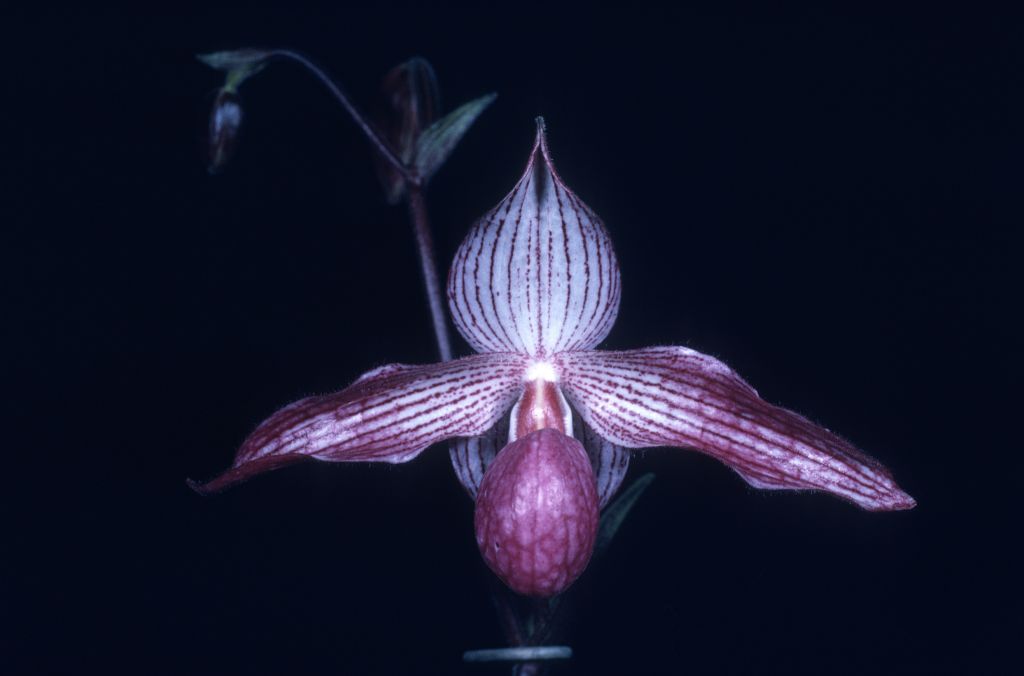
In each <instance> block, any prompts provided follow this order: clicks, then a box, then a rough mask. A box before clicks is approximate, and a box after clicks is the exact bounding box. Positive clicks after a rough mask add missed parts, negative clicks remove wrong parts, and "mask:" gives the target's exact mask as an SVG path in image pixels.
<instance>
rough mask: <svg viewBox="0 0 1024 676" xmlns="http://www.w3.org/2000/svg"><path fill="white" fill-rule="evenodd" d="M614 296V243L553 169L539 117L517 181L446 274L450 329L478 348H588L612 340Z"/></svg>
mask: <svg viewBox="0 0 1024 676" xmlns="http://www.w3.org/2000/svg"><path fill="white" fill-rule="evenodd" d="M619 295H620V284H619V265H618V262H617V260H616V258H615V252H614V250H613V249H612V243H611V239H610V238H609V237H608V233H607V231H606V230H605V228H604V225H602V224H601V220H600V219H599V218H598V217H597V216H596V215H595V214H594V212H593V211H591V210H590V208H589V207H588V206H587V205H585V204H584V203H583V202H582V201H581V200H580V198H578V197H577V196H576V195H575V194H574V193H573V192H572V191H571V190H569V189H568V188H567V187H566V186H565V184H564V183H563V182H562V180H561V178H560V177H559V176H558V174H557V173H556V172H555V168H554V165H552V163H551V157H550V155H549V153H548V147H547V141H546V140H545V137H544V128H543V123H542V122H540V121H538V128H537V139H536V141H535V143H534V147H533V151H532V152H531V153H530V160H529V162H528V163H527V165H526V171H525V173H524V174H523V176H522V178H520V179H519V182H518V183H517V184H516V186H515V188H513V189H512V192H510V193H509V194H508V196H507V197H505V199H504V200H502V201H501V203H500V204H498V206H497V207H495V208H494V209H492V210H491V211H490V212H489V213H488V214H486V215H485V216H484V217H483V218H481V219H480V220H479V221H478V222H477V223H476V224H475V225H474V226H473V228H472V229H471V230H470V232H469V235H467V237H466V239H465V240H464V241H463V242H462V245H461V246H460V247H459V250H458V252H457V253H456V255H455V260H454V262H453V263H452V268H451V271H450V273H449V275H448V304H449V307H450V308H451V311H452V317H453V318H454V320H455V325H456V326H457V327H458V329H459V332H460V333H462V335H463V337H465V339H466V340H467V341H468V342H469V343H470V345H472V346H473V348H474V349H475V350H476V351H478V352H518V353H522V354H529V355H531V356H535V357H536V356H546V355H550V354H554V353H556V352H561V351H566V350H585V349H589V348H591V347H593V346H595V345H597V344H598V343H599V342H601V340H602V339H604V337H605V336H606V335H608V331H610V330H611V327H612V324H613V323H614V322H615V317H616V315H617V314H618V309H619Z"/></svg>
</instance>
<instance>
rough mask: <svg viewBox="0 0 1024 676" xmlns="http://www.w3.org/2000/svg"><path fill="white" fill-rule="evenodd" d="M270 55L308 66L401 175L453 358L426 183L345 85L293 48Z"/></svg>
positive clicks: (431, 296) (438, 326)
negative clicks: (398, 153) (424, 189)
mask: <svg viewBox="0 0 1024 676" xmlns="http://www.w3.org/2000/svg"><path fill="white" fill-rule="evenodd" d="M268 54H269V55H270V56H275V57H280V58H284V59H290V60H292V61H295V62H296V63H298V64H300V65H302V66H304V67H305V68H306V69H307V70H309V71H310V72H311V73H313V75H315V76H316V78H317V79H318V80H320V82H321V83H323V85H324V86H325V87H327V89H328V90H329V91H330V92H331V94H333V95H334V98H335V99H337V100H338V103H340V104H341V105H342V107H343V108H344V109H345V110H346V111H348V114H349V115H351V116H352V119H353V120H354V121H355V123H356V124H357V125H358V126H359V128H360V129H361V130H362V132H363V134H365V135H366V138H367V139H368V140H369V141H370V143H371V145H373V147H374V149H375V150H376V151H377V152H378V153H380V155H381V157H383V158H384V159H385V160H386V161H387V162H388V164H390V165H391V166H392V167H394V168H395V170H396V171H397V172H398V173H399V174H401V176H402V178H403V179H404V180H405V182H406V187H407V188H408V202H409V217H410V219H411V220H412V228H413V232H414V234H415V236H416V248H417V250H418V252H419V256H420V268H421V270H422V271H423V284H424V286H425V287H426V290H427V303H428V304H429V305H430V315H431V319H432V320H433V324H434V337H435V338H436V339H437V351H438V354H440V356H441V360H442V361H450V360H451V358H452V341H451V337H450V335H449V333H448V323H447V319H446V317H447V315H446V313H445V307H444V303H443V302H442V296H441V284H440V282H439V281H438V274H437V262H436V261H435V260H434V242H433V238H432V237H431V235H430V220H429V219H428V217H427V204H426V201H425V200H424V199H423V181H422V179H421V178H420V176H419V174H418V173H416V171H415V170H414V169H412V168H411V167H409V166H407V165H406V164H405V163H404V162H402V160H401V159H400V158H399V157H398V155H397V154H396V153H395V151H394V149H392V147H391V145H390V144H389V143H388V142H387V141H386V140H385V139H384V138H382V137H381V135H380V134H379V133H378V132H377V130H376V129H374V127H373V125H372V124H370V122H369V121H368V120H367V119H366V117H365V116H363V114H362V113H360V112H359V110H358V109H357V108H356V107H355V105H353V104H352V101H351V100H350V99H349V98H348V95H346V94H345V92H344V91H343V90H342V88H341V86H340V85H339V84H338V83H337V82H335V81H334V80H332V79H331V77H330V76H329V75H327V73H326V72H324V70H323V69H322V68H320V67H319V66H317V65H316V64H315V63H313V62H312V61H310V60H309V59H308V58H306V57H305V56H303V55H302V54H299V53H298V52H293V51H292V50H290V49H274V50H271V51H270V52H268Z"/></svg>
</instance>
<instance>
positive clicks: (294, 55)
mask: <svg viewBox="0 0 1024 676" xmlns="http://www.w3.org/2000/svg"><path fill="white" fill-rule="evenodd" d="M268 54H269V55H270V56H277V57H280V58H284V59H291V60H292V61H295V62H296V63H298V64H301V65H302V66H305V68H306V69H307V70H309V71H310V72H311V73H313V75H315V76H316V77H317V79H318V80H320V82H321V83H323V85H324V86H325V87H327V89H328V90H329V91H330V92H331V94H333V95H334V98H336V99H337V100H338V103H340V104H341V105H342V107H343V108H344V109H345V110H347V111H348V114H349V115H351V116H352V119H353V120H355V123H356V124H357V125H358V126H359V128H360V129H361V130H362V131H363V134H365V135H366V138H367V139H369V141H370V143H371V144H372V145H373V147H374V148H375V149H376V150H377V152H379V153H380V154H381V156H382V157H383V158H384V159H385V160H387V162H388V164H390V165H391V166H392V167H394V168H395V170H396V171H397V172H398V173H400V174H401V175H402V178H404V179H405V180H406V182H408V184H409V185H410V186H413V187H418V186H420V185H421V183H422V181H421V180H420V177H419V175H418V174H416V172H415V171H413V170H411V169H410V168H409V167H407V166H406V165H405V163H403V162H402V160H401V159H399V157H398V155H396V154H395V151H394V150H393V149H392V148H391V145H390V144H388V142H387V141H385V140H384V139H383V138H381V135H380V134H379V133H377V130H376V129H374V128H373V125H371V124H370V123H369V121H367V119H366V118H365V117H364V116H363V114H362V113H360V112H359V111H358V110H357V109H356V107H355V106H354V105H353V104H352V101H350V100H349V98H348V96H347V95H346V94H345V92H344V91H342V89H341V87H340V86H339V85H338V83H336V82H335V81H334V80H332V79H331V78H330V76H329V75H327V73H325V72H324V70H323V69H322V68H320V67H319V66H317V65H316V64H315V63H313V62H312V61H310V60H309V59H308V58H306V57H305V56H303V55H302V54H299V53H298V52H293V51H292V50H290V49H273V50H271V51H269V52H268Z"/></svg>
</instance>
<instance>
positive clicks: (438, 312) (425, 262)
mask: <svg viewBox="0 0 1024 676" xmlns="http://www.w3.org/2000/svg"><path fill="white" fill-rule="evenodd" d="M408 193H409V194H408V200H409V218H410V219H411V220H412V229H413V231H414V233H415V235H416V248H417V250H418V251H419V254H420V269H421V270H422V271H423V286H424V287H425V288H426V291H427V303H429V304H430V316H431V319H432V320H433V322H434V337H435V338H437V351H438V354H440V355H441V361H450V360H451V358H452V341H451V337H450V336H449V334H448V322H447V314H446V313H445V307H444V302H443V300H442V296H441V283H440V281H439V280H438V275H437V262H436V261H435V260H434V241H433V238H432V237H431V236H430V220H429V219H428V217H427V202H426V200H425V199H424V198H423V188H422V187H420V186H418V185H412V184H410V185H409V186H408Z"/></svg>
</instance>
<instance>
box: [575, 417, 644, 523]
mask: <svg viewBox="0 0 1024 676" xmlns="http://www.w3.org/2000/svg"><path fill="white" fill-rule="evenodd" d="M574 422H575V423H576V424H575V425H574V427H575V431H574V432H573V435H574V436H575V437H576V438H577V439H579V440H580V441H581V442H583V448H585V449H586V451H587V455H588V456H589V457H590V465H591V466H592V467H593V468H594V478H595V479H597V497H598V499H599V501H600V504H599V507H600V508H601V509H604V506H605V505H607V504H608V502H609V501H610V500H611V499H612V498H613V497H615V494H616V493H617V492H618V490H619V486H621V485H622V480H623V479H625V478H626V472H627V471H628V470H629V456H630V453H632V451H630V450H629V449H628V448H623V447H622V446H616V445H615V444H613V443H612V442H610V441H608V440H607V439H604V438H602V437H601V435H599V434H598V433H597V432H595V431H594V429H593V428H592V427H591V426H590V425H588V424H587V423H585V422H583V420H582V419H581V418H580V417H579V416H575V418H574Z"/></svg>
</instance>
